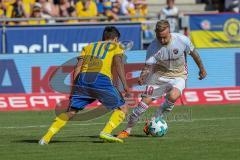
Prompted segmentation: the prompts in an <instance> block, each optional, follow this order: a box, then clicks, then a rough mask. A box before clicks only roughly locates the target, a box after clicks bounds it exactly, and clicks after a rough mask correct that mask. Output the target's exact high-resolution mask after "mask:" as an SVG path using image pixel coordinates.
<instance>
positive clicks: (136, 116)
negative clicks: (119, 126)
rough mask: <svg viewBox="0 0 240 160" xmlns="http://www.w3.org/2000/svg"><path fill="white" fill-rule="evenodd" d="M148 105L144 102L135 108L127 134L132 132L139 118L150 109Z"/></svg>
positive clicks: (129, 121)
mask: <svg viewBox="0 0 240 160" xmlns="http://www.w3.org/2000/svg"><path fill="white" fill-rule="evenodd" d="M148 107H149V106H148V105H147V104H146V103H144V102H142V101H141V102H139V104H138V106H137V107H135V108H134V109H133V111H132V114H131V115H130V116H129V117H128V124H127V128H126V129H125V131H126V132H128V133H130V132H131V130H132V127H134V126H135V125H136V124H137V122H138V120H139V117H140V116H141V115H142V114H143V113H144V112H146V110H147V109H148Z"/></svg>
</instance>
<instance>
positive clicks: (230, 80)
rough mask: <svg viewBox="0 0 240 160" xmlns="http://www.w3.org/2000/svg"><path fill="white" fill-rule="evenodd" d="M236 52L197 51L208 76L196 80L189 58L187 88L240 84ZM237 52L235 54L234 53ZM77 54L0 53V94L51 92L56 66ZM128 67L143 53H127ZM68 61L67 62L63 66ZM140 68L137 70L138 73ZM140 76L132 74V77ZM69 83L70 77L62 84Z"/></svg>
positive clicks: (239, 60) (140, 60)
mask: <svg viewBox="0 0 240 160" xmlns="http://www.w3.org/2000/svg"><path fill="white" fill-rule="evenodd" d="M237 51H238V49H237V48H235V49H234V48H233V49H199V52H200V56H201V58H202V60H203V63H204V65H205V67H206V70H207V73H208V76H207V78H206V79H204V80H202V81H200V80H198V72H199V70H198V67H197V66H196V64H195V62H194V61H193V59H192V58H191V57H190V56H188V70H189V76H188V80H187V88H213V87H231V86H236V85H237V86H239V85H240V54H239V53H237ZM236 53H237V54H236ZM77 56H78V54H77V53H51V54H1V55H0V93H36V92H39V91H41V92H51V91H50V90H48V87H49V86H48V85H50V84H49V81H50V78H51V74H53V73H54V72H55V70H56V66H62V65H63V64H67V65H74V64H76V57H77ZM126 56H127V64H133V63H137V64H139V63H141V64H144V61H145V56H146V51H129V52H127V53H126ZM66 62H67V63H66ZM140 69H141V68H139V70H140ZM138 75H139V72H137V71H136V72H134V73H133V77H136V76H138ZM69 82H70V76H69V73H68V76H67V77H65V79H64V83H69Z"/></svg>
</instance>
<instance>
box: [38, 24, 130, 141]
mask: <svg viewBox="0 0 240 160" xmlns="http://www.w3.org/2000/svg"><path fill="white" fill-rule="evenodd" d="M119 37H120V32H119V31H118V29H117V28H115V27H113V26H108V27H106V28H105V29H104V32H103V41H100V42H97V43H91V44H89V45H88V46H86V47H84V49H83V51H82V52H81V55H80V56H79V58H78V63H77V65H76V67H75V69H74V87H73V91H72V93H71V97H70V104H69V110H68V111H67V112H66V113H61V114H60V115H59V116H57V117H56V119H55V121H54V122H53V123H52V125H51V126H50V128H49V129H48V132H47V133H46V134H45V135H44V136H43V137H42V139H41V140H40V141H39V144H40V145H45V144H48V143H49V142H50V140H51V138H52V137H53V135H55V134H56V133H57V132H58V131H59V130H60V129H61V128H62V127H63V126H65V124H66V123H67V122H68V120H70V119H71V118H72V117H73V116H74V115H75V114H76V113H77V112H78V111H79V110H83V109H84V108H85V107H86V106H87V105H88V104H90V103H92V102H93V101H95V100H99V101H100V102H101V103H102V104H103V105H104V106H105V107H107V108H108V109H112V110H113V113H112V115H111V117H110V119H109V121H108V122H107V123H106V126H105V127H104V128H103V130H102V131H101V133H100V135H99V138H100V139H103V140H104V141H107V142H120V143H122V142H123V140H121V139H119V138H117V137H114V136H112V135H111V132H112V130H113V129H115V128H116V127H117V126H118V125H119V124H120V123H121V122H122V121H123V120H124V118H125V115H126V113H127V110H128V107H127V105H126V104H125V101H124V99H123V97H122V95H121V94H120V93H119V92H118V90H117V89H116V88H115V87H114V86H113V84H112V73H111V70H112V65H114V66H115V67H116V71H117V73H118V76H119V78H120V80H121V82H122V84H123V88H124V90H125V92H126V93H127V94H129V88H128V85H127V83H126V79H125V71H124V65H123V60H122V57H123V54H124V50H122V49H121V47H120V44H119V43H118V39H119Z"/></svg>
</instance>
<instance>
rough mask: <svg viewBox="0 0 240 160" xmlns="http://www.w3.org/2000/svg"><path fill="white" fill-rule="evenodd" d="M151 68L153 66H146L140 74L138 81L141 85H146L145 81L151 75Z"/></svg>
mask: <svg viewBox="0 0 240 160" xmlns="http://www.w3.org/2000/svg"><path fill="white" fill-rule="evenodd" d="M150 66H151V65H149V64H145V66H144V67H143V69H142V72H141V74H140V77H139V79H138V83H139V85H143V84H144V81H145V79H146V77H147V76H148V75H149V73H150Z"/></svg>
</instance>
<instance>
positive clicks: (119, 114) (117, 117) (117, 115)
mask: <svg viewBox="0 0 240 160" xmlns="http://www.w3.org/2000/svg"><path fill="white" fill-rule="evenodd" d="M124 118H125V113H124V112H123V111H121V110H119V109H116V110H115V111H114V112H113V113H112V115H111V117H110V119H109V121H108V122H107V124H106V126H105V127H104V129H103V130H102V132H104V133H108V134H111V133H112V130H114V129H115V128H116V127H117V126H118V125H119V124H121V123H122V121H123V120H124Z"/></svg>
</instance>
